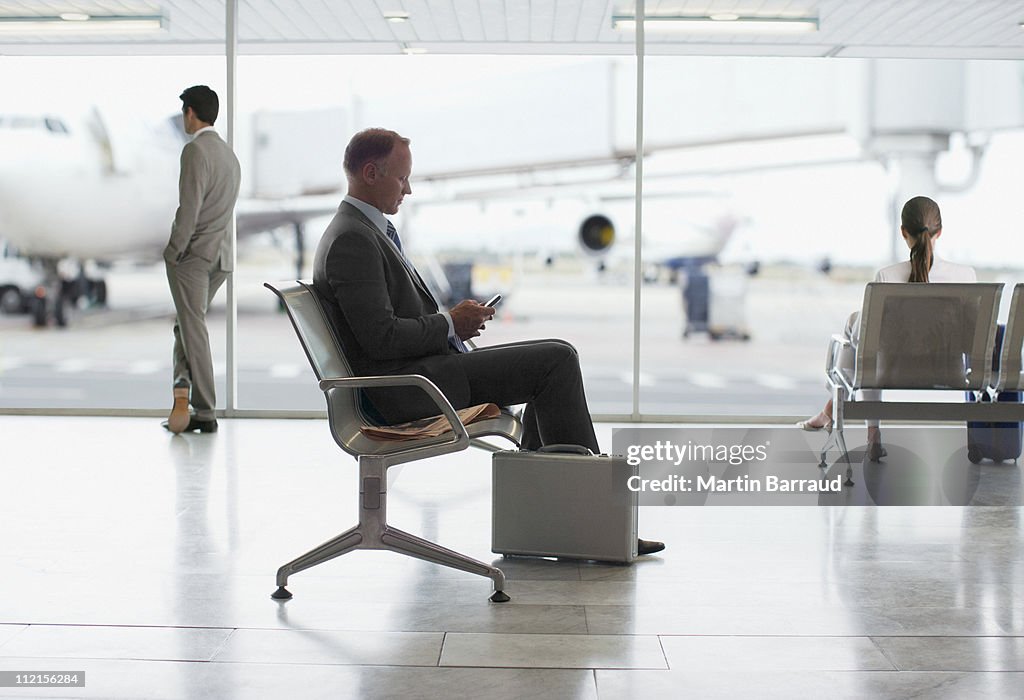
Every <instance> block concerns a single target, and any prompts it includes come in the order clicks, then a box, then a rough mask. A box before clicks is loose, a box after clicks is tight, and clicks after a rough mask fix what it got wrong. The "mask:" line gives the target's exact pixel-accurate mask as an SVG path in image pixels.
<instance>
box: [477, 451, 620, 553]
mask: <svg viewBox="0 0 1024 700" xmlns="http://www.w3.org/2000/svg"><path fill="white" fill-rule="evenodd" d="M491 469H492V473H493V484H492V528H491V551H493V552H495V553H496V554H519V555H533V556H541V557H567V558H572V559H594V560H598V561H614V562H627V563H628V562H632V561H633V560H634V559H635V558H636V544H637V527H636V519H637V494H636V493H635V492H633V491H630V490H629V489H628V488H627V486H626V483H627V480H628V479H629V477H630V476H635V475H636V474H637V467H631V466H629V464H627V463H626V458H625V457H620V456H608V455H594V454H592V453H591V452H590V450H588V449H587V448H585V447H580V446H577V445H550V446H548V447H544V448H541V450H539V451H537V452H526V451H519V452H513V451H501V452H495V453H494V454H493V456H492V457H491Z"/></svg>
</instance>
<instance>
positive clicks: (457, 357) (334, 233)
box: [313, 129, 662, 554]
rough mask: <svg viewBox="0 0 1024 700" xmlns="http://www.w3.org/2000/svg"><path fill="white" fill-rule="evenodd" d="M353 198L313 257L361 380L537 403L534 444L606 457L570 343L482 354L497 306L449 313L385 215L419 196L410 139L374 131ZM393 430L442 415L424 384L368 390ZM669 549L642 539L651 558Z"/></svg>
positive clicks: (359, 151)
mask: <svg viewBox="0 0 1024 700" xmlns="http://www.w3.org/2000/svg"><path fill="white" fill-rule="evenodd" d="M344 167H345V175H346V176H347V178H348V194H347V195H346V196H345V198H344V200H343V201H342V203H341V206H340V207H339V208H338V213H337V214H336V215H335V217H334V219H333V220H332V221H331V223H330V225H329V226H328V227H327V231H326V232H325V233H324V235H323V238H321V239H320V243H319V245H318V246H317V249H316V255H315V257H314V260H313V284H314V286H315V287H316V289H317V291H319V292H320V294H321V295H322V296H323V297H324V298H325V299H326V302H327V303H326V305H327V313H328V315H329V316H330V318H331V322H332V323H333V325H334V328H335V330H336V332H337V333H338V338H339V340H340V341H341V344H342V346H343V347H344V348H345V355H346V357H347V358H348V360H349V362H350V363H351V365H352V369H353V371H354V372H355V373H356V374H361V375H378V374H421V375H423V376H425V377H427V378H428V379H430V380H431V381H432V382H434V383H435V384H436V385H437V386H438V388H440V389H441V391H442V392H443V393H444V395H445V396H446V397H447V398H448V400H449V401H450V402H451V404H452V406H454V407H455V408H456V409H460V408H464V407H466V406H473V405H476V404H480V403H488V402H490V403H496V404H498V405H499V406H508V405H513V404H526V409H525V411H524V413H523V428H524V431H523V445H522V446H523V448H524V449H528V450H532V449H537V448H539V447H541V446H542V445H549V444H575V445H583V446H585V447H589V448H590V449H591V450H593V451H594V452H600V447H599V446H598V444H597V437H596V435H595V434H594V425H593V422H592V421H591V418H590V411H589V409H588V408H587V398H586V395H585V394H584V390H583V377H582V375H581V373H580V366H579V357H578V355H577V353H576V350H575V348H573V347H572V346H571V345H570V344H568V343H566V342H565V341H561V340H538V341H528V342H522V343H510V344H506V345H495V346H491V347H481V348H478V349H476V350H473V351H472V352H469V351H468V349H467V348H466V346H465V344H464V341H466V340H469V339H470V338H474V337H476V336H478V335H480V331H481V330H483V329H484V324H485V323H486V322H487V321H488V320H490V319H491V318H493V316H494V309H493V308H491V307H488V306H483V305H482V304H480V303H478V302H476V301H473V300H472V299H467V300H465V301H462V302H460V303H459V304H457V305H455V306H454V307H452V308H451V310H450V311H448V312H442V311H441V310H440V309H439V308H438V303H437V301H436V300H435V299H434V297H433V295H432V294H431V293H430V291H429V290H428V289H427V287H426V285H425V284H424V283H423V280H422V279H421V278H420V276H419V274H418V273H417V272H416V269H415V268H414V267H413V265H412V263H411V262H410V261H409V260H408V258H407V257H406V256H405V253H404V251H403V250H402V243H401V239H400V237H399V235H398V232H397V231H396V230H395V227H394V226H393V225H392V224H391V222H390V221H388V220H387V218H385V214H388V215H391V214H395V213H397V212H398V208H399V206H400V205H401V204H402V200H403V199H404V198H405V196H406V195H409V194H412V188H411V187H410V186H409V176H410V174H411V173H412V153H411V151H410V148H409V139H406V138H403V137H402V136H400V135H398V134H397V133H395V132H393V131H388V130H385V129H366V130H365V131H361V132H359V133H358V134H356V135H355V136H354V137H352V140H351V141H350V142H349V144H348V148H346V150H345V161H344ZM366 394H367V396H368V398H369V399H370V401H371V403H372V404H373V406H374V407H375V408H376V409H377V411H378V412H379V413H380V414H381V415H382V416H383V417H384V419H385V420H386V421H388V422H389V423H400V422H404V421H408V420H414V419H416V418H422V417H424V416H428V415H434V414H436V413H437V407H436V406H435V405H434V404H433V402H432V401H430V400H429V398H428V397H427V396H426V394H424V393H423V392H422V391H421V390H419V389H417V388H415V387H408V388H406V387H398V388H382V389H368V390H366ZM661 548H662V545H660V543H647V542H644V541H641V549H643V550H644V551H642V552H641V553H644V554H647V553H650V552H651V551H658V550H659V549H661Z"/></svg>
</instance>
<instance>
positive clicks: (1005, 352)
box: [996, 283, 1024, 391]
mask: <svg viewBox="0 0 1024 700" xmlns="http://www.w3.org/2000/svg"><path fill="white" fill-rule="evenodd" d="M1022 345H1024V283H1018V284H1017V285H1015V286H1014V288H1013V296H1012V297H1011V298H1010V315H1009V317H1008V318H1007V320H1006V332H1005V333H1003V348H1002V351H1001V352H1000V354H999V381H998V382H996V389H998V390H999V391H1020V390H1021V389H1024V374H1022V372H1024V367H1022V366H1021V364H1022V363H1021V352H1022V350H1024V348H1022Z"/></svg>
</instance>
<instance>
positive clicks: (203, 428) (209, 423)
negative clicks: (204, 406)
mask: <svg viewBox="0 0 1024 700" xmlns="http://www.w3.org/2000/svg"><path fill="white" fill-rule="evenodd" d="M160 425H162V426H163V427H164V430H171V426H169V425H168V424H167V421H164V422H163V423H161V424H160ZM197 430H198V431H199V432H201V433H215V432H217V419H216V418H213V419H211V420H199V419H198V418H196V417H195V416H192V417H191V418H190V419H189V421H188V427H186V428H185V429H184V430H182V431H181V432H183V433H194V432H195V431H197ZM171 432H172V433H173V432H174V431H173V430H171Z"/></svg>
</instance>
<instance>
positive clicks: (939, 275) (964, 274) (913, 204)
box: [797, 197, 977, 462]
mask: <svg viewBox="0 0 1024 700" xmlns="http://www.w3.org/2000/svg"><path fill="white" fill-rule="evenodd" d="M900 218H901V224H902V225H901V226H900V233H901V234H903V240H904V241H906V243H907V247H908V248H910V258H909V259H908V260H904V261H903V262H900V263H896V264H895V265H889V266H888V267H883V268H882V269H881V270H879V271H878V272H877V273H876V274H875V279H874V281H875V282H918V283H927V282H975V281H977V276H976V275H975V273H974V268H972V267H968V266H966V265H957V264H956V263H951V262H948V261H946V260H943V259H942V258H940V257H938V256H937V255H935V252H934V251H935V241H937V240H938V238H939V236H941V235H942V215H941V213H940V212H939V205H938V204H936V203H935V202H934V201H932V200H931V199H929V198H928V197H914V198H913V199H911V200H909V201H908V202H907V203H906V204H904V205H903V212H902V214H901V217H900ZM859 322H860V313H859V312H856V311H855V312H854V313H853V314H851V315H850V318H849V320H848V321H847V323H846V329H845V331H844V333H845V335H846V337H847V338H849V339H850V341H851V343H852V344H853V346H854V347H856V346H857V340H858V337H859V331H860V323H859ZM864 393H865V398H866V399H869V400H870V399H872V398H877V397H872V396H870V395H869V392H867V391H865V392H864ZM871 393H875V392H871ZM797 426H798V427H799V428H801V429H803V430H822V429H824V430H832V399H829V400H828V402H827V403H826V404H825V407H824V408H823V409H822V410H821V411H820V412H819V413H818V414H817V415H815V416H813V417H812V418H808V419H807V420H804V421H800V422H799V423H797ZM885 454H886V452H885V448H884V447H882V435H881V432H880V431H879V429H878V421H877V420H869V421H868V458H869V459H870V460H871V461H872V462H877V461H878V460H880V459H881V458H882V457H884V456H885Z"/></svg>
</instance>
